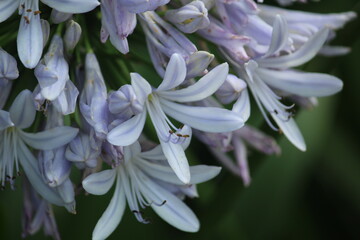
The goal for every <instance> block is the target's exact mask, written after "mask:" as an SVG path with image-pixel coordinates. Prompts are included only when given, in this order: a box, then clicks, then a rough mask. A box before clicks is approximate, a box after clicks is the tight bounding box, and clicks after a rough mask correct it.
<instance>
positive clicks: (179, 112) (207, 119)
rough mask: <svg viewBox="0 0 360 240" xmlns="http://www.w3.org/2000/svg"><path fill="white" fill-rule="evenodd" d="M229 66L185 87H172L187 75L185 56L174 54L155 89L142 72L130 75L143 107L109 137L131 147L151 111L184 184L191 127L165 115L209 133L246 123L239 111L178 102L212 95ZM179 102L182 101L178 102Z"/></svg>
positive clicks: (216, 69) (224, 130) (239, 126)
mask: <svg viewBox="0 0 360 240" xmlns="http://www.w3.org/2000/svg"><path fill="white" fill-rule="evenodd" d="M227 74H228V65H227V64H222V65H219V66H218V67H216V68H214V69H213V70H212V71H210V72H209V73H208V74H206V75H205V76H204V77H202V78H201V79H200V80H199V81H197V82H196V83H195V84H193V85H190V86H188V87H186V88H183V89H179V90H173V89H174V88H176V87H177V86H179V85H180V84H181V83H182V82H183V81H184V80H185V75H186V66H185V61H184V59H183V58H182V57H181V56H180V55H178V54H174V55H173V56H172V57H171V59H170V62H169V64H168V67H167V69H166V72H165V77H164V80H163V82H162V83H161V84H160V85H159V86H158V88H156V89H152V88H151V86H150V84H149V83H148V82H147V81H146V80H145V79H144V78H142V77H141V76H140V75H138V74H135V73H132V74H131V78H132V79H131V81H132V83H131V85H132V86H133V88H134V90H135V93H136V95H137V98H138V99H139V102H140V103H142V104H143V105H144V110H143V111H142V112H141V113H139V114H137V115H135V116H134V117H132V118H130V119H129V120H127V121H125V122H124V123H122V124H120V125H119V126H117V127H115V128H114V129H112V130H111V131H110V132H109V134H108V136H107V140H108V141H109V142H110V143H111V144H113V145H117V146H128V145H130V144H132V143H133V142H135V141H136V140H137V139H138V138H139V136H140V134H141V132H142V129H143V127H144V124H145V120H146V115H147V112H149V115H150V118H151V120H152V123H153V125H154V127H155V130H156V133H157V135H158V138H159V141H160V144H161V146H162V148H163V151H164V154H165V156H166V157H167V159H168V161H169V164H170V166H171V167H172V168H173V170H174V171H175V173H176V175H177V176H178V177H179V178H180V179H181V181H183V182H184V183H188V182H189V181H190V172H189V165H188V162H187V159H186V156H185V153H184V150H183V149H182V148H181V146H180V145H179V143H182V142H183V141H185V140H186V138H188V135H189V133H186V132H189V130H190V129H189V130H188V127H186V128H185V127H184V128H181V127H175V126H174V124H172V123H171V121H170V120H169V118H168V117H167V116H166V115H169V116H170V117H172V118H174V119H175V120H177V121H179V122H182V123H184V124H186V125H188V126H189V127H192V128H195V129H198V130H201V131H206V132H229V131H233V130H235V129H239V128H241V127H242V126H243V124H244V121H243V119H242V118H241V117H240V116H239V115H238V114H236V113H234V112H232V111H229V110H226V109H222V108H211V107H195V106H188V105H184V104H179V103H188V102H195V101H200V100H202V99H204V98H206V97H208V96H210V95H212V94H213V93H214V92H215V91H216V90H217V89H218V88H219V87H220V86H221V85H222V84H223V83H224V81H225V79H226V76H227ZM175 102H179V103H175Z"/></svg>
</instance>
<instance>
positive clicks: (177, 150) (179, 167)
mask: <svg viewBox="0 0 360 240" xmlns="http://www.w3.org/2000/svg"><path fill="white" fill-rule="evenodd" d="M160 144H161V147H162V149H163V152H164V155H165V157H166V158H167V160H168V162H169V165H170V167H171V168H172V169H173V170H174V172H175V174H176V176H177V177H178V178H179V179H180V181H181V182H183V183H185V184H188V183H189V182H190V169H189V163H188V160H187V158H186V156H185V152H184V149H183V148H182V146H181V145H179V144H174V143H172V142H167V143H166V142H163V141H160Z"/></svg>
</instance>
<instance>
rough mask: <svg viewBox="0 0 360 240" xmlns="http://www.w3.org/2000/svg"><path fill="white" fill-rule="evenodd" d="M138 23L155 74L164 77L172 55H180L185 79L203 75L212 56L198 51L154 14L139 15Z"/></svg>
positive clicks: (182, 35)
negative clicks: (184, 66)
mask: <svg viewBox="0 0 360 240" xmlns="http://www.w3.org/2000/svg"><path fill="white" fill-rule="evenodd" d="M139 19H140V23H141V25H142V27H143V29H144V33H145V36H146V43H147V46H148V48H149V53H150V57H151V60H152V62H153V65H154V67H155V69H156V71H157V73H158V74H159V75H160V76H161V77H164V75H165V69H166V66H167V64H168V62H169V59H170V58H171V56H172V55H173V54H175V53H176V54H179V55H181V56H182V57H183V58H184V60H185V62H186V70H187V73H186V78H187V79H190V78H194V77H198V76H202V75H204V74H205V73H206V72H207V70H206V68H207V67H208V66H209V64H210V63H211V61H212V60H213V59H214V56H213V55H212V54H210V53H208V52H205V51H198V50H197V48H196V46H195V44H193V43H192V42H191V41H190V40H189V39H188V38H187V37H186V36H185V35H184V34H182V33H181V32H180V31H178V30H177V29H175V28H174V27H173V26H171V25H170V24H169V23H167V22H165V21H164V20H163V19H162V18H161V17H160V16H158V15H157V14H156V13H155V12H151V11H149V12H145V13H143V14H141V18H139Z"/></svg>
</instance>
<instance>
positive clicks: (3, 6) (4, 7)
mask: <svg viewBox="0 0 360 240" xmlns="http://www.w3.org/2000/svg"><path fill="white" fill-rule="evenodd" d="M18 7H19V1H18V0H2V1H0V23H1V22H3V21H5V20H6V19H8V18H9V17H10V16H11V15H12V14H13V13H14V12H15V10H16V9H17V8H18Z"/></svg>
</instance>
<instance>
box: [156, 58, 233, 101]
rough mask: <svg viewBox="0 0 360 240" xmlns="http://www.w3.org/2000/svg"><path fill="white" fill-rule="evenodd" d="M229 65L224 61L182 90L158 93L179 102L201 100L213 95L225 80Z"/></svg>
mask: <svg viewBox="0 0 360 240" xmlns="http://www.w3.org/2000/svg"><path fill="white" fill-rule="evenodd" d="M228 72H229V65H228V64H227V63H223V64H221V65H219V66H217V67H216V68H214V69H213V70H211V71H210V72H209V73H208V74H206V75H205V76H204V77H202V78H201V79H200V80H199V81H197V82H196V83H195V84H193V85H191V86H189V87H187V88H184V89H180V90H175V91H166V92H161V93H158V94H159V95H160V96H161V97H164V98H166V99H169V100H172V101H177V102H194V101H200V100H202V99H204V98H207V97H208V96H210V95H212V94H213V93H215V92H216V90H218V89H219V87H220V86H221V85H222V84H223V83H224V82H225V80H226V77H227V75H228Z"/></svg>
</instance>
